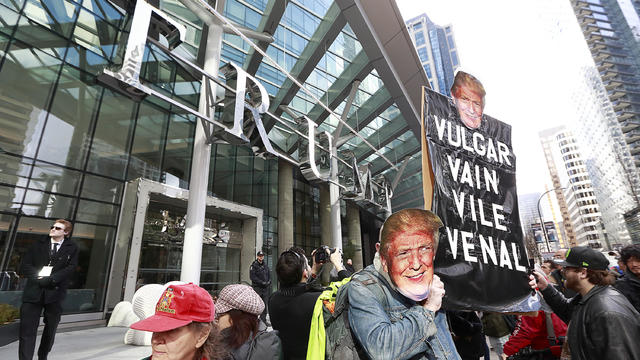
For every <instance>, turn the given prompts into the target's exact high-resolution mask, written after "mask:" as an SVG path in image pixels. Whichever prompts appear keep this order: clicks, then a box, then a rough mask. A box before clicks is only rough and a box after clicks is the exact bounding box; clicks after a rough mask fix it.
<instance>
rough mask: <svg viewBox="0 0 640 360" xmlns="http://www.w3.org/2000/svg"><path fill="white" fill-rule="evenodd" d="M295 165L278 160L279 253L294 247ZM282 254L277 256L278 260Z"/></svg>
mask: <svg viewBox="0 0 640 360" xmlns="http://www.w3.org/2000/svg"><path fill="white" fill-rule="evenodd" d="M294 219H295V217H294V213H293V165H291V164H290V163H289V162H287V161H284V160H282V159H279V160H278V251H279V252H280V253H282V252H283V251H285V250H287V249H289V248H290V247H292V246H293V221H294ZM278 255H280V254H276V256H275V257H276V258H277V257H278Z"/></svg>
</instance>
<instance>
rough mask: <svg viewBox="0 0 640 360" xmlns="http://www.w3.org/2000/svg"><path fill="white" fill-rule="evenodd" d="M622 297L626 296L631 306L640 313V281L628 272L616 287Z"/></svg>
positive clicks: (617, 282)
mask: <svg viewBox="0 0 640 360" xmlns="http://www.w3.org/2000/svg"><path fill="white" fill-rule="evenodd" d="M614 286H615V287H616V289H618V291H620V292H621V293H622V295H624V296H626V297H627V299H628V300H629V302H630V303H631V305H633V307H634V308H636V311H638V312H640V279H638V277H637V276H635V275H634V274H633V273H632V272H630V271H627V272H625V273H624V275H623V276H622V277H621V278H620V279H618V281H616V284H615V285H614Z"/></svg>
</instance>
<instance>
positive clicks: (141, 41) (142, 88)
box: [98, 0, 391, 211]
mask: <svg viewBox="0 0 640 360" xmlns="http://www.w3.org/2000/svg"><path fill="white" fill-rule="evenodd" d="M194 1H198V0H194ZM205 5H206V4H205ZM150 28H152V29H153V30H154V31H149V29H150ZM151 34H158V35H162V36H163V37H164V38H165V39H166V40H167V41H166V43H167V44H168V46H167V45H164V44H163V43H162V42H161V41H160V39H157V38H152V40H149V41H151V42H152V43H154V44H155V45H157V47H158V48H159V49H160V50H161V51H163V52H165V53H166V54H168V55H169V56H170V57H172V58H174V59H177V60H178V61H179V62H180V63H182V64H183V66H187V67H189V68H191V69H193V70H195V71H196V72H198V73H200V74H201V75H202V78H203V83H202V86H201V87H200V88H201V89H202V90H201V91H205V92H206V96H205V99H206V102H207V106H206V113H204V114H203V113H200V112H199V111H197V110H194V109H192V108H191V107H189V106H187V105H185V104H182V103H181V102H179V101H176V100H174V99H172V98H170V97H168V96H166V95H165V94H163V93H161V92H158V91H156V90H154V89H152V88H150V87H148V86H146V85H144V84H143V83H141V82H140V71H141V69H142V62H143V58H144V52H145V47H146V44H147V41H148V39H147V38H148V37H149V36H150V35H151ZM185 35H186V28H185V27H184V26H183V25H181V24H180V23H178V22H177V21H176V20H173V19H172V18H170V17H169V16H168V15H166V14H164V13H163V12H161V11H160V10H158V9H157V8H155V7H153V6H151V5H150V4H148V3H147V2H145V1H143V0H138V1H136V7H135V13H134V14H133V19H132V22H131V29H130V30H129V37H128V39H127V44H126V47H124V57H123V63H122V67H121V68H120V69H119V70H117V71H112V70H109V69H104V71H103V74H101V75H99V76H98V79H99V81H101V82H102V83H104V84H105V85H107V86H108V87H110V88H112V89H114V90H116V91H119V92H120V93H122V94H124V95H126V96H128V97H130V98H132V99H134V100H137V101H141V100H142V99H143V98H144V97H146V96H148V95H151V96H154V97H158V98H160V99H162V100H164V101H166V102H168V103H170V104H172V105H174V106H176V107H178V108H180V109H182V110H184V111H185V112H187V113H190V114H192V115H194V116H196V117H197V118H198V119H200V120H201V121H202V124H203V126H204V129H205V132H206V137H207V142H208V143H211V142H213V141H214V140H216V139H219V140H222V141H224V142H227V143H231V144H237V145H241V144H248V145H250V146H251V147H252V150H253V151H254V153H255V154H256V155H262V154H263V153H268V154H271V155H273V156H276V157H279V158H282V159H284V160H286V161H289V162H291V163H293V164H295V165H297V166H299V167H300V170H301V171H302V173H303V175H304V176H305V178H306V179H307V180H309V181H310V182H314V183H315V182H329V181H331V166H332V160H331V159H332V156H334V155H332V154H331V151H332V150H331V149H332V144H333V141H334V139H333V137H332V136H331V134H330V133H329V132H327V131H322V132H318V131H317V126H318V125H317V124H316V123H315V122H314V121H313V120H311V119H309V118H307V117H306V116H303V117H301V118H300V119H299V120H298V121H300V125H302V126H303V127H304V126H306V129H307V131H308V137H307V140H308V142H307V143H306V144H304V143H303V141H302V140H299V147H298V149H299V156H300V162H297V161H295V160H294V159H292V158H291V157H289V156H288V155H286V154H284V153H281V152H279V151H277V150H276V149H275V148H274V147H273V145H272V144H271V141H270V140H269V137H268V136H267V131H266V130H265V128H264V125H263V122H262V115H264V114H266V115H267V116H271V117H273V118H274V119H276V120H278V121H280V122H282V120H281V119H278V117H276V116H274V115H273V114H271V113H269V112H268V109H269V94H268V93H267V90H266V89H265V88H264V86H263V85H262V84H261V83H260V82H259V81H258V80H257V79H256V78H255V77H254V76H252V75H251V74H248V73H247V72H246V71H244V70H243V69H242V68H241V67H239V66H238V65H236V64H234V63H231V62H229V63H227V64H225V65H224V66H222V67H221V69H220V71H221V72H222V73H223V74H224V75H225V78H226V85H223V87H224V89H225V90H224V99H223V100H219V101H218V100H217V99H216V96H215V94H214V93H213V91H212V89H213V88H215V87H214V86H211V85H212V84H211V82H218V79H217V78H214V77H212V76H211V75H210V74H208V73H207V72H205V71H204V70H203V69H201V68H199V67H198V66H197V65H195V64H193V63H191V62H190V61H188V60H187V59H184V58H181V57H180V56H179V55H177V54H175V53H173V52H172V51H171V50H173V49H175V48H176V47H177V46H178V45H180V44H181V43H182V42H183V41H184V39H185ZM252 46H253V45H252ZM221 102H223V103H224V107H223V111H222V116H221V118H220V122H218V121H215V120H214V114H215V107H216V106H219V104H220V103H221ZM296 132H297V130H296ZM300 138H301V139H302V138H304V136H301V137H300ZM259 143H262V146H259ZM347 161H348V164H349V165H344V164H343V165H342V166H341V168H340V171H339V179H340V180H342V181H343V182H344V183H345V184H346V186H343V185H339V186H340V187H341V188H342V189H343V191H342V196H343V197H344V198H346V199H351V200H353V201H357V202H365V203H371V204H374V205H376V206H378V207H381V208H384V209H386V210H387V211H391V200H390V199H391V186H389V184H388V182H387V181H386V180H385V179H384V178H382V179H376V180H374V179H372V176H371V173H370V172H369V170H368V167H367V166H366V165H364V166H360V167H358V165H357V161H356V159H355V157H354V156H353V155H351V156H350V157H349V156H347ZM339 163H346V162H345V161H342V160H341V161H339ZM334 166H335V165H334Z"/></svg>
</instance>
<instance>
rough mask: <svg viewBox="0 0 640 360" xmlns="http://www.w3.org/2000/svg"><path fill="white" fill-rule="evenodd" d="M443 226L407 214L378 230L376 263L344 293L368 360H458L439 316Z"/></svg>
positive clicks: (423, 214)
mask: <svg viewBox="0 0 640 360" xmlns="http://www.w3.org/2000/svg"><path fill="white" fill-rule="evenodd" d="M441 226H442V221H440V218H438V216H436V215H435V214H434V213H432V212H431V211H427V210H420V209H405V210H401V211H398V212H396V213H394V214H392V215H391V216H389V218H387V220H386V221H385V222H384V224H383V225H382V229H381V230H380V244H379V246H378V245H376V247H377V248H378V254H379V261H374V264H372V265H369V266H368V267H366V268H365V269H364V270H362V271H360V272H358V273H357V274H355V275H354V276H353V278H352V280H351V283H350V284H351V287H350V288H349V292H348V299H349V305H348V311H349V325H350V326H351V330H352V332H353V335H354V336H355V338H356V339H357V340H358V343H359V344H360V345H361V346H362V348H363V350H364V352H366V354H367V356H368V357H369V358H371V359H408V358H412V359H436V358H437V359H459V355H458V353H457V351H456V348H455V345H454V343H453V339H452V338H451V334H450V333H449V329H448V327H447V320H446V315H445V313H444V312H443V311H441V310H440V306H441V304H442V298H443V297H444V294H445V291H444V284H443V283H442V281H440V279H439V277H438V276H437V275H434V274H433V257H434V254H435V250H436V247H437V242H436V241H435V239H438V232H439V230H438V229H439V228H440V227H441Z"/></svg>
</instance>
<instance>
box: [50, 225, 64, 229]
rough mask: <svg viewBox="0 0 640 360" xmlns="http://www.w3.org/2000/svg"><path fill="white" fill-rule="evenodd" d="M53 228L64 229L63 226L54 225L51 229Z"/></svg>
mask: <svg viewBox="0 0 640 360" xmlns="http://www.w3.org/2000/svg"><path fill="white" fill-rule="evenodd" d="M53 229H56V230H64V228H63V227H60V226H55V225H54V226H52V227H51V230H53Z"/></svg>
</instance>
